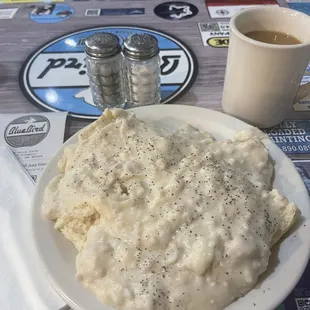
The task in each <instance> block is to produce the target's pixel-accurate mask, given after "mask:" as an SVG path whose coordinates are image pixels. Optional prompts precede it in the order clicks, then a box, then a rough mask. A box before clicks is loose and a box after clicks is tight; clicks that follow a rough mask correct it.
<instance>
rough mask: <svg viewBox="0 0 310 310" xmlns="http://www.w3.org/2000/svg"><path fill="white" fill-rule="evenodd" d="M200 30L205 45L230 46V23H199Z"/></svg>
mask: <svg viewBox="0 0 310 310" xmlns="http://www.w3.org/2000/svg"><path fill="white" fill-rule="evenodd" d="M198 26H199V31H200V35H201V40H202V43H203V45H204V46H211V47H216V48H219V47H228V44H229V23H228V22H226V23H225V22H224V23H222V22H220V23H217V22H214V23H199V24H198Z"/></svg>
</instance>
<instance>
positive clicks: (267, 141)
mask: <svg viewBox="0 0 310 310" xmlns="http://www.w3.org/2000/svg"><path fill="white" fill-rule="evenodd" d="M162 107H165V108H166V109H173V110H174V109H175V110H176V111H177V110H178V109H181V110H184V111H185V110H188V111H189V110H194V109H197V110H204V112H209V113H211V114H216V115H217V116H219V117H221V118H224V120H225V118H226V120H227V121H230V122H232V123H233V124H237V125H238V126H241V127H243V129H244V128H246V127H249V128H250V127H252V126H251V125H249V124H247V123H245V122H243V121H241V120H239V119H237V118H235V117H233V116H230V115H228V114H225V113H222V112H220V111H216V110H211V109H207V108H203V107H197V106H190V105H180V104H173V105H161V104H160V105H153V106H143V107H135V108H132V109H128V110H126V111H127V112H133V113H135V112H136V111H137V109H139V110H141V109H149V110H152V109H157V108H159V109H161V108H162ZM165 108H164V109H165ZM91 124H92V123H90V124H89V125H87V126H85V127H84V128H82V129H81V130H83V129H85V128H87V127H88V126H90V125H91ZM81 130H79V131H78V132H76V133H75V134H74V135H73V136H71V137H70V138H69V139H68V140H67V141H65V142H64V143H63V145H62V146H61V147H60V148H59V149H58V150H57V151H56V152H55V154H54V155H53V157H52V158H51V160H50V161H49V163H48V164H47V165H46V167H45V169H44V171H43V172H42V174H41V177H40V178H39V180H38V183H37V185H36V191H35V194H34V195H33V197H32V200H31V210H30V213H31V221H30V222H31V225H30V229H31V235H32V243H33V245H34V250H35V259H36V260H37V263H38V264H39V266H40V267H41V270H42V272H43V273H44V274H45V275H46V277H47V280H48V282H49V283H50V285H51V286H52V287H53V289H54V290H55V291H56V292H57V293H58V294H59V295H60V296H61V297H62V298H63V299H64V300H65V301H66V302H67V303H68V304H69V305H70V306H71V307H72V308H73V309H76V310H88V309H86V308H83V307H80V306H79V305H78V304H76V303H75V302H74V301H73V300H72V299H70V298H69V297H68V296H67V294H66V293H65V292H64V291H63V290H62V289H61V288H60V287H59V284H57V283H56V282H55V279H54V278H53V276H51V274H50V272H49V268H48V266H47V265H46V262H44V260H43V258H42V255H41V253H40V250H39V246H38V243H37V236H36V233H35V232H36V230H35V229H34V228H35V227H34V226H35V213H36V205H38V202H37V200H38V196H39V190H40V189H42V186H43V185H42V183H43V181H42V179H43V177H44V175H45V173H46V171H48V170H49V169H50V167H51V166H52V164H53V160H55V158H56V157H57V156H59V155H60V154H61V153H63V150H64V148H65V147H66V146H67V145H69V144H72V143H73V141H76V139H77V137H78V135H79V133H80V132H81ZM233 131H235V132H236V131H238V130H235V129H233ZM263 141H264V144H265V146H266V147H267V148H268V146H271V147H273V148H274V149H275V150H277V151H278V152H280V153H282V156H283V157H284V159H285V160H286V161H287V163H288V164H289V165H291V166H292V167H293V168H294V170H295V172H296V177H297V178H298V179H299V183H300V184H299V186H301V187H302V192H304V193H305V194H307V196H305V197H307V198H306V200H307V201H305V204H307V205H308V208H309V210H310V197H309V195H308V191H307V188H306V186H305V184H304V182H303V180H302V178H301V176H300V174H299V173H298V171H297V170H296V167H295V165H294V164H293V162H292V160H291V159H290V158H289V157H288V156H287V155H286V154H285V153H284V152H283V151H282V150H281V149H280V148H279V147H278V146H277V145H276V144H275V143H274V142H272V141H271V140H270V139H269V138H267V139H263ZM49 181H50V180H49ZM39 211H40V210H37V212H39ZM39 213H40V212H39ZM286 238H288V237H286ZM308 239H309V240H308V241H309V242H308V245H307V255H305V256H304V258H303V260H301V261H299V264H298V265H299V268H298V273H297V276H296V273H295V274H294V277H290V279H292V278H293V281H290V284H289V285H288V286H287V287H286V288H285V290H282V292H283V293H282V294H281V296H282V298H281V300H275V299H274V301H273V302H270V307H268V308H264V309H263V310H273V309H274V308H275V307H277V306H278V305H279V304H280V303H281V302H282V301H283V300H284V299H285V298H286V297H287V296H288V295H289V294H290V292H291V291H292V290H293V289H294V287H295V286H296V284H297V283H298V281H299V280H300V278H301V277H302V275H303V273H304V271H305V268H306V267H307V264H308V261H309V258H310V237H309V238H308ZM254 288H256V286H254ZM254 288H253V290H254ZM85 290H87V289H86V288H85ZM249 293H250V292H249ZM91 294H92V293H91ZM233 304H234V302H233V303H232V304H231V305H233ZM102 305H103V308H102V310H104V309H106V310H110V309H111V310H112V309H114V308H112V307H111V306H109V305H106V304H104V303H102ZM227 307H230V306H227ZM227 307H226V308H227ZM226 308H225V309H226ZM227 310H228V309H227Z"/></svg>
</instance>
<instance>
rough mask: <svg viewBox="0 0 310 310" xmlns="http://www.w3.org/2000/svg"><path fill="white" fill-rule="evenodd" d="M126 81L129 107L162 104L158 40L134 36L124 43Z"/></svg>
mask: <svg viewBox="0 0 310 310" xmlns="http://www.w3.org/2000/svg"><path fill="white" fill-rule="evenodd" d="M123 54H124V57H125V66H124V68H125V81H126V87H127V102H128V104H129V106H142V105H151V104H158V103H160V57H159V48H158V41H157V39H156V38H155V37H154V36H152V35H149V34H134V35H132V36H130V37H128V38H127V39H126V40H125V42H124V48H123Z"/></svg>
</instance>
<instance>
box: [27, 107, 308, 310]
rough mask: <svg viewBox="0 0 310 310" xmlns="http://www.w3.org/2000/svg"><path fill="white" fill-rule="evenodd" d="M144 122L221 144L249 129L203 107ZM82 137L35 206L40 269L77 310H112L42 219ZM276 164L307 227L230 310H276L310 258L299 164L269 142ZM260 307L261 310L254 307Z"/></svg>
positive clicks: (145, 111) (53, 169)
mask: <svg viewBox="0 0 310 310" xmlns="http://www.w3.org/2000/svg"><path fill="white" fill-rule="evenodd" d="M133 111H134V112H135V114H136V115H137V117H138V118H140V119H142V120H144V121H152V122H154V121H155V122H158V123H159V124H161V125H163V126H166V127H169V128H175V127H178V126H179V125H181V124H183V123H184V122H187V123H190V124H192V125H194V126H195V127H198V128H200V129H203V130H206V131H209V132H211V134H212V135H213V136H214V137H215V138H216V139H225V138H232V137H233V135H234V134H235V133H236V132H237V131H239V130H242V129H245V128H247V127H248V125H247V124H245V123H243V122H241V121H240V120H237V119H235V118H233V117H230V116H228V115H225V114H222V113H219V112H216V111H211V110H207V109H203V108H198V107H191V106H182V105H158V106H148V107H141V108H136V109H133ZM76 141H77V136H76V135H75V136H73V137H72V138H71V139H69V140H68V141H67V142H66V143H65V144H64V145H63V146H62V147H61V148H60V150H59V151H58V152H57V153H56V154H55V156H54V157H53V159H52V160H51V161H50V163H49V164H48V165H47V167H46V169H45V171H44V172H43V174H42V176H41V179H40V181H39V183H38V185H37V188H36V193H35V196H34V200H33V203H32V224H31V225H32V230H33V238H34V242H35V247H36V251H37V257H38V260H39V261H40V265H39V266H40V267H41V268H42V270H43V272H44V273H45V274H46V276H47V277H48V279H49V281H50V283H51V284H52V286H53V287H54V288H55V289H56V290H57V292H58V293H59V294H60V295H61V296H62V297H63V298H64V299H65V301H66V302H67V303H68V304H69V305H70V306H71V307H72V308H73V309H77V310H108V309H112V308H111V307H109V306H106V305H103V304H102V303H101V302H99V301H98V300H97V298H96V297H95V296H94V295H93V294H91V293H90V292H89V291H88V290H86V289H84V287H83V286H82V284H81V283H80V282H78V281H77V280H76V279H75V256H76V250H75V248H74V247H73V246H72V245H71V243H70V242H69V241H67V240H65V238H64V237H63V236H62V235H61V234H60V233H59V232H57V231H55V229H54V228H53V223H52V222H49V221H46V220H45V219H43V218H42V216H41V212H40V206H41V202H42V197H43V191H44V188H45V186H46V185H47V183H48V182H49V181H50V180H51V179H52V178H53V177H54V176H55V175H57V174H58V173H59V172H58V168H57V162H58V160H59V158H60V157H61V156H62V153H63V149H64V147H65V146H66V145H68V144H72V143H75V142H76ZM264 143H265V145H266V147H267V148H268V149H269V151H270V154H271V156H272V158H273V159H274V160H275V181H274V187H275V188H277V189H279V190H280V191H281V192H282V193H283V194H285V195H286V196H287V197H288V198H289V200H291V201H294V202H295V203H296V204H297V206H298V207H299V209H300V211H301V215H302V219H301V221H300V222H299V223H298V224H297V225H296V226H295V227H294V228H293V229H292V230H291V231H290V232H289V233H288V234H287V235H286V236H285V239H284V240H283V241H282V242H281V244H280V246H278V247H276V248H274V249H273V255H272V257H271V260H270V265H269V267H268V271H267V272H266V273H265V274H264V275H263V276H262V277H261V281H260V283H259V284H258V285H257V286H256V288H255V289H253V290H252V291H251V292H249V293H248V294H247V295H246V296H245V297H243V298H240V299H239V300H237V301H236V302H234V303H233V304H231V305H230V306H228V307H227V308H226V309H225V310H249V309H257V310H272V309H274V308H275V307H276V306H277V305H278V304H280V303H281V302H282V301H283V300H284V299H285V297H286V296H287V295H288V294H289V293H290V292H291V291H292V289H293V288H294V287H295V285H296V284H297V282H298V280H299V278H300V277H301V275H302V273H303V271H304V269H305V267H306V264H307V262H308V259H309V252H310V232H309V227H310V205H309V196H308V192H307V190H306V188H305V186H304V183H303V181H302V179H301V177H300V176H299V174H298V172H297V170H296V169H295V167H294V165H293V163H292V162H291V161H290V160H289V159H288V158H287V157H286V155H285V154H284V153H283V152H282V151H281V150H280V149H279V148H278V147H277V146H275V145H274V144H273V143H272V142H271V141H269V140H268V139H266V141H264ZM254 304H255V307H254Z"/></svg>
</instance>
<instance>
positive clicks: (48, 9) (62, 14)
mask: <svg viewBox="0 0 310 310" xmlns="http://www.w3.org/2000/svg"><path fill="white" fill-rule="evenodd" d="M73 14H74V9H73V8H72V7H71V6H69V5H66V4H58V3H57V4H55V3H52V4H41V5H40V4H38V5H33V6H32V11H31V12H30V15H29V17H30V19H31V20H33V21H34V22H36V23H40V24H51V23H59V22H62V21H64V20H66V19H69V18H70V17H72V16H73Z"/></svg>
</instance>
